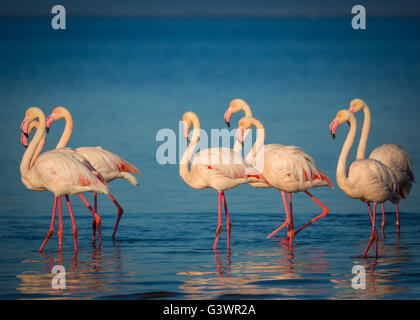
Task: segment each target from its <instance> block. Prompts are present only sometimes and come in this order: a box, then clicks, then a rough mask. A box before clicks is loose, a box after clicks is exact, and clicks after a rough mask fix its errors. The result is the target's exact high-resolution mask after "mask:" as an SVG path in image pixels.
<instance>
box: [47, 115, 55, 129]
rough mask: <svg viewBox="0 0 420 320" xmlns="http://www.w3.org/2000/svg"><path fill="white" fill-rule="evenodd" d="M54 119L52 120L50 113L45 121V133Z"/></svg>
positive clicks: (52, 116)
mask: <svg viewBox="0 0 420 320" xmlns="http://www.w3.org/2000/svg"><path fill="white" fill-rule="evenodd" d="M54 120H55V118H54V114H53V113H51V114H50V115H49V116H48V118H47V119H46V120H45V130H46V131H47V133H49V132H50V127H51V124H52V123H53V122H54Z"/></svg>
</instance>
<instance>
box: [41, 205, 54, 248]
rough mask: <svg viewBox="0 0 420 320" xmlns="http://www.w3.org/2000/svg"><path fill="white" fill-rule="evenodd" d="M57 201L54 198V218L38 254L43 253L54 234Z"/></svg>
mask: <svg viewBox="0 0 420 320" xmlns="http://www.w3.org/2000/svg"><path fill="white" fill-rule="evenodd" d="M57 201H58V198H57V197H54V207H53V212H52V217H51V225H50V230H49V231H48V233H47V237H46V238H45V240H44V242H43V243H42V245H41V247H40V248H39V250H38V252H42V250H43V249H44V247H45V245H46V244H47V242H48V240H50V238H51V236H52V235H53V233H54V222H55V212H56V211H57Z"/></svg>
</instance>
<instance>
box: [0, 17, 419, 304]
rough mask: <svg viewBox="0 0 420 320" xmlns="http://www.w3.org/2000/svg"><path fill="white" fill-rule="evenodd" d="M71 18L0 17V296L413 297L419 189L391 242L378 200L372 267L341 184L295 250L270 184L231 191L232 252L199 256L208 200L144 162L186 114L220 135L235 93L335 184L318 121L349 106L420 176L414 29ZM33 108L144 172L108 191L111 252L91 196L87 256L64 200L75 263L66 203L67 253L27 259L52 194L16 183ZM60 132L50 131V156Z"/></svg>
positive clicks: (365, 232) (210, 233) (168, 171)
mask: <svg viewBox="0 0 420 320" xmlns="http://www.w3.org/2000/svg"><path fill="white" fill-rule="evenodd" d="M70 22H71V23H70ZM70 22H69V23H68V29H67V30H66V32H65V33H60V32H55V31H52V30H51V29H50V21H49V19H47V20H42V19H28V20H24V19H18V20H10V19H2V20H0V96H1V98H2V106H1V120H2V126H0V133H1V134H2V140H1V142H0V147H1V149H2V150H4V152H2V154H1V155H0V170H1V174H2V180H1V183H0V194H1V197H0V201H1V204H0V220H1V223H0V228H1V229H0V241H1V242H2V247H1V249H0V257H1V258H0V297H1V298H8V299H22V298H23V299H25V298H71V297H79V298H99V299H101V298H122V299H137V298H140V299H143V298H145V299H147V298H161V299H162V298H180V299H198V298H212V299H213V298H214V299H227V298H275V299H278V298H279V299H281V298H321V299H323V298H328V299H336V298H363V299H364V298H397V299H403V298H415V299H416V298H419V289H418V288H419V281H420V270H419V269H420V258H419V253H420V252H419V250H418V244H419V243H418V239H417V234H418V232H419V229H420V219H419V218H418V213H419V212H420V197H419V196H420V191H419V189H418V188H417V186H416V185H415V186H414V188H413V190H412V194H411V195H410V197H409V198H408V200H407V202H404V203H402V204H401V211H402V213H401V223H402V226H401V234H400V236H399V237H398V236H397V234H396V232H395V215H394V214H393V213H392V212H394V208H393V207H392V206H390V205H387V210H388V211H389V212H391V213H389V214H388V218H387V220H388V226H387V229H386V239H385V241H383V240H380V242H379V253H380V256H379V258H378V259H377V260H376V259H375V258H373V257H370V258H368V259H367V260H363V259H361V258H360V256H361V254H362V253H363V250H364V248H365V246H366V244H367V242H368V239H369V235H370V229H371V226H370V221H369V216H368V213H367V208H366V205H364V204H363V203H361V202H360V201H356V200H352V199H349V198H348V197H347V196H346V195H344V194H343V193H342V192H341V190H340V189H339V188H337V187H336V188H335V189H334V190H331V189H327V188H319V189H316V190H313V194H314V195H315V196H316V197H317V198H319V199H320V200H321V201H322V202H323V203H325V204H326V205H327V206H328V207H329V208H330V210H331V211H330V214H329V215H328V216H327V217H325V218H323V219H322V220H320V221H318V222H316V223H315V224H314V225H312V226H310V227H309V228H308V229H306V230H305V231H303V232H302V233H300V234H299V235H297V236H296V238H295V245H294V248H293V250H291V249H290V248H288V247H287V246H284V245H281V244H280V242H281V238H279V239H274V240H268V239H265V237H266V236H267V234H269V233H270V232H271V231H272V230H273V229H275V228H276V227H277V226H278V225H280V224H281V223H282V221H283V219H284V213H283V212H284V209H283V208H282V206H281V197H280V193H279V192H278V191H276V190H256V189H253V188H251V187H248V186H240V187H238V188H237V189H234V190H229V191H228V192H227V193H226V198H227V201H228V206H229V210H230V214H231V219H232V223H233V229H232V249H231V252H230V255H228V253H227V251H226V234H225V230H224V232H223V233H222V236H221V240H220V241H219V246H220V248H219V251H217V252H214V251H213V250H211V246H212V244H213V240H214V231H215V228H216V225H217V213H216V210H217V194H216V193H215V191H213V190H193V189H191V188H190V187H188V186H187V185H186V184H185V183H184V182H183V181H182V179H181V178H180V177H179V174H178V166H177V165H164V166H162V165H159V164H158V163H157V162H156V158H155V152H156V149H157V148H158V146H159V145H160V144H161V142H158V141H156V133H157V131H158V130H159V129H162V128H171V129H173V130H175V131H177V129H178V121H179V120H180V119H181V116H182V114H183V113H184V112H185V111H187V110H192V111H195V112H196V113H197V114H198V115H199V117H200V120H201V125H202V127H203V128H204V129H206V130H209V129H211V128H224V126H225V124H224V121H223V118H222V117H223V114H224V111H225V109H226V108H227V106H228V103H229V101H230V100H231V99H233V98H235V97H242V98H245V99H246V100H247V101H248V102H249V103H250V104H251V106H252V107H253V111H254V115H255V116H256V117H257V118H259V119H260V120H261V121H262V122H263V124H264V125H265V127H266V130H267V142H268V143H271V142H277V143H282V144H290V145H298V146H300V147H302V148H303V149H304V150H305V151H306V152H307V153H308V154H310V155H311V156H312V157H313V158H314V159H315V161H316V162H317V164H318V165H319V167H320V168H321V169H322V170H323V172H324V173H325V174H327V175H328V176H329V177H330V179H331V181H332V182H333V184H334V185H335V186H336V183H335V166H336V162H337V159H338V156H339V152H340V150H341V145H342V143H343V141H344V139H345V136H346V133H347V128H346V127H344V126H343V127H342V128H341V127H340V128H339V130H338V132H337V139H336V140H335V141H333V140H331V138H330V134H329V131H328V125H329V123H330V122H331V121H332V120H333V119H334V117H335V114H336V113H337V111H338V110H339V109H342V108H344V107H345V108H347V107H348V104H349V101H350V100H351V99H352V98H354V97H361V98H363V99H365V100H366V101H368V103H369V105H370V107H371V112H372V117H373V119H372V121H373V122H372V129H371V135H370V138H369V142H368V150H367V152H368V153H369V152H370V151H371V150H372V149H373V148H374V147H376V146H378V145H380V144H382V143H391V142H396V143H400V144H401V145H402V146H403V147H404V148H405V149H406V150H408V151H409V152H410V154H411V156H412V158H413V162H414V174H415V175H418V174H417V165H416V163H420V150H419V147H418V140H417V137H418V120H419V109H418V98H419V94H418V88H419V85H420V78H419V74H420V63H419V61H418V56H419V54H420V45H419V36H420V34H419V30H420V28H419V26H420V21H419V20H416V19H411V20H410V19H408V20H400V19H389V20H383V19H371V20H369V25H368V29H367V30H365V31H364V32H356V31H354V30H352V29H351V28H350V21H348V20H347V19H321V20H305V19H280V20H276V19H267V20H264V19H255V20H250V19H248V20H247V19H233V20H232V19H226V20H225V19H208V20H197V19H170V20H164V19H145V20H141V19H139V20H136V19H125V20H122V19H121V20H119V19H115V20H111V19H75V20H71V21H70ZM32 105H35V106H40V107H42V108H43V109H44V111H45V112H46V113H47V114H49V113H50V112H51V111H52V109H53V108H54V107H55V106H58V105H63V106H66V107H67V108H69V109H70V110H71V112H72V115H73V119H74V123H75V126H74V132H73V135H72V138H71V140H70V143H69V146H72V147H77V146H88V145H91V146H95V145H101V146H103V147H104V148H106V149H109V150H111V151H113V152H116V153H117V154H119V155H121V156H123V157H124V158H126V159H127V160H129V161H130V162H132V163H134V164H135V165H136V166H137V167H138V168H139V170H140V172H141V174H142V176H141V177H140V178H139V180H140V186H139V187H133V186H131V185H129V184H128V183H127V182H125V181H115V182H112V183H111V184H110V186H111V190H112V192H113V194H114V195H115V196H116V198H117V200H118V201H119V202H120V203H121V205H122V206H123V207H124V209H125V214H124V216H123V218H122V220H121V224H120V229H119V231H118V240H117V241H112V240H111V239H110V235H111V234H112V227H113V223H114V221H115V217H116V210H115V207H114V205H113V204H112V202H111V201H110V200H109V199H107V198H106V197H105V196H101V197H100V205H99V209H100V210H99V213H100V215H101V217H102V218H103V224H104V228H103V245H102V247H101V248H100V249H98V248H94V247H92V244H91V240H90V239H91V229H90V223H91V215H90V213H89V212H88V211H87V210H86V209H85V208H84V207H83V206H82V204H81V201H80V200H79V199H78V198H76V197H72V203H73V205H74V211H75V215H76V220H77V224H78V227H79V248H80V250H79V252H78V254H77V257H73V244H72V235H71V223H70V221H69V219H68V215H67V213H66V212H67V211H66V209H64V223H65V235H64V244H63V247H64V251H63V252H62V253H59V252H57V251H56V249H57V236H56V235H55V236H54V237H53V238H52V239H51V240H50V243H49V244H48V245H47V247H46V250H45V253H44V254H39V253H37V252H36V250H37V249H38V247H39V246H40V244H41V243H42V241H43V238H44V237H45V235H46V232H47V231H48V227H49V219H50V216H51V209H52V195H51V194H49V193H47V192H43V193H38V192H33V191H28V190H26V189H25V187H24V186H23V185H22V183H21V182H20V172H19V162H20V159H21V157H22V155H23V152H24V150H23V148H22V147H21V145H20V143H19V138H20V128H19V126H20V122H21V121H22V119H23V117H24V112H25V110H26V108H27V107H29V106H32ZM239 118H240V117H239V116H237V115H235V116H234V117H233V118H232V124H235V123H236V121H238V120H239ZM358 119H359V123H360V125H361V121H362V120H361V119H362V116H361V115H358ZM63 126H64V124H63V123H60V122H57V123H54V125H53V128H52V130H51V133H50V134H49V135H48V141H47V145H46V149H49V148H52V147H53V146H54V145H55V143H56V141H57V140H58V135H59V133H60V132H61V130H62V128H63ZM352 157H354V153H352V156H351V158H352ZM89 198H91V197H89ZM63 204H64V203H63ZM64 205H65V204H64ZM294 213H295V225H296V227H299V226H300V225H302V224H303V223H305V222H306V221H309V220H310V219H311V218H312V217H314V216H315V215H316V214H319V213H320V209H319V207H318V206H317V205H316V204H315V203H314V202H312V201H311V200H310V199H309V198H308V197H307V196H305V195H300V194H299V195H296V196H295V197H294ZM379 221H380V219H379V217H378V223H379ZM56 230H57V228H56ZM282 237H284V233H283V234H282ZM373 252H374V251H371V254H373ZM56 264H63V265H64V266H65V267H66V270H67V289H66V290H63V291H60V292H57V291H54V290H52V289H51V274H50V272H51V268H52V266H53V265H56ZM357 264H362V265H364V266H366V268H367V289H366V290H354V289H352V288H351V278H352V277H353V275H352V273H351V269H352V267H353V266H354V265H357Z"/></svg>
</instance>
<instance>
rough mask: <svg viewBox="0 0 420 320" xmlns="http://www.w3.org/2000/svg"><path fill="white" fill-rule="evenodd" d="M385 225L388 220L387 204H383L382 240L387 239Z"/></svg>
mask: <svg viewBox="0 0 420 320" xmlns="http://www.w3.org/2000/svg"><path fill="white" fill-rule="evenodd" d="M385 224H386V218H385V202H382V224H381V234H382V239H385Z"/></svg>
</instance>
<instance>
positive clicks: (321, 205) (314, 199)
mask: <svg viewBox="0 0 420 320" xmlns="http://www.w3.org/2000/svg"><path fill="white" fill-rule="evenodd" d="M305 193H306V194H307V195H308V196H309V197H310V198H311V199H312V200H313V201H315V202H316V203H317V204H318V205H319V206H320V207H321V208H322V209H323V210H324V211H322V213H321V214H320V215H318V216H316V217H315V218H313V219H312V220H311V221H309V222H308V223H307V224H305V225H304V226H302V227H300V228H299V229H298V230H297V231H296V232H295V235H296V234H298V233H299V232H301V231H302V230H303V229H305V228H306V227H308V226H310V225H311V224H312V223H314V222H315V221H317V220H319V219H321V218H322V217H325V216H326V215H327V214H328V212H330V210H329V209H328V208H327V207H326V206H325V205H324V204H323V203H322V202H321V201H319V200H318V199H317V198H315V197H314V196H313V195H312V194H310V193H309V192H308V191H305Z"/></svg>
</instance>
